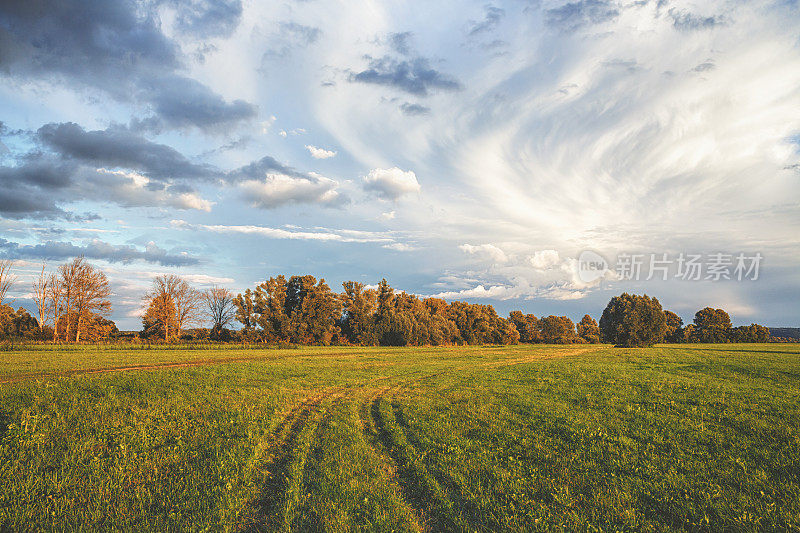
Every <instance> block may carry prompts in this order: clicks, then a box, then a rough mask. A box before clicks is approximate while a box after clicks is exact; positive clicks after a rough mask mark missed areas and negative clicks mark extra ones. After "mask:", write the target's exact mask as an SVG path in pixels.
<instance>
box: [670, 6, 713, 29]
mask: <svg viewBox="0 0 800 533" xmlns="http://www.w3.org/2000/svg"><path fill="white" fill-rule="evenodd" d="M669 16H670V17H672V25H673V26H674V27H675V28H676V29H678V30H682V31H693V30H703V29H708V28H713V27H715V26H720V25H722V24H724V23H725V20H724V19H723V17H722V16H713V17H701V16H698V15H695V14H693V13H690V12H688V11H683V10H681V11H679V10H677V9H675V8H672V9H670V10H669Z"/></svg>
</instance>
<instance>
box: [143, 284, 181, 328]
mask: <svg viewBox="0 0 800 533" xmlns="http://www.w3.org/2000/svg"><path fill="white" fill-rule="evenodd" d="M164 284H165V283H164V281H163V280H159V281H156V280H154V281H153V289H152V292H150V293H148V295H146V296H145V300H146V302H147V310H146V311H145V313H144V315H142V330H143V332H144V336H150V335H152V336H154V337H163V338H164V340H165V341H167V342H168V341H169V339H170V336H171V335H173V336H177V335H178V323H177V321H176V312H175V303H174V302H173V299H172V295H171V294H170V290H169V289H168V288H166V287H164Z"/></svg>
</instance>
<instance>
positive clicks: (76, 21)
mask: <svg viewBox="0 0 800 533" xmlns="http://www.w3.org/2000/svg"><path fill="white" fill-rule="evenodd" d="M166 4H168V5H170V6H172V7H173V8H177V13H178V16H177V18H176V25H177V28H178V29H179V31H183V32H191V33H195V34H198V35H201V36H204V37H210V36H213V35H225V34H228V33H229V32H230V31H232V28H234V27H235V26H236V25H237V24H238V19H239V17H240V15H241V4H240V3H239V2H224V1H222V0H195V1H189V2H180V3H179V2H172V1H168V2H166ZM157 8H158V3H157V2H156V3H152V4H140V3H132V2H108V1H105V0H64V1H59V0H40V1H37V2H25V1H21V0H11V1H10V2H4V3H3V4H2V7H0V50H2V51H0V73H6V74H7V75H10V76H12V77H16V78H20V79H24V80H29V79H34V80H43V81H47V82H50V83H59V84H61V82H63V81H66V82H67V84H68V85H72V86H78V87H93V88H97V89H100V90H102V91H104V92H106V93H107V94H109V95H110V96H111V97H112V98H114V99H116V100H118V101H123V102H135V103H143V104H146V105H148V106H149V107H150V108H151V109H152V111H154V112H155V113H156V115H155V116H153V117H150V118H149V119H144V120H142V121H138V122H137V124H138V125H139V127H141V128H149V129H153V130H156V131H158V130H159V129H161V128H185V127H196V128H199V129H201V130H204V131H205V130H220V129H223V128H228V127H231V126H234V125H236V124H237V123H239V122H240V121H243V120H249V119H250V118H253V117H254V116H255V115H256V113H257V108H256V107H255V106H254V105H252V104H249V103H246V102H244V101H242V100H234V101H233V102H230V103H229V102H226V101H225V100H224V99H223V98H222V97H221V96H220V95H218V94H216V93H214V92H213V91H212V90H211V89H209V88H208V87H207V86H205V85H202V84H201V83H199V82H198V81H196V80H193V79H191V78H187V77H185V76H183V75H180V74H178V71H179V70H181V69H182V68H183V66H184V57H183V55H182V53H181V47H180V46H179V45H178V44H176V43H175V42H173V41H172V40H171V39H169V38H168V37H166V36H165V35H164V34H163V33H162V31H161V27H160V23H159V20H160V19H159V15H158V11H157Z"/></svg>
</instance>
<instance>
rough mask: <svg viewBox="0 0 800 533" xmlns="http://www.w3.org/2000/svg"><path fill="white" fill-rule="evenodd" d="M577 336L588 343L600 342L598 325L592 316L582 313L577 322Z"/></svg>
mask: <svg viewBox="0 0 800 533" xmlns="http://www.w3.org/2000/svg"><path fill="white" fill-rule="evenodd" d="M577 329H578V336H579V337H580V338H582V339H583V340H585V341H586V342H588V343H590V344H598V343H599V342H600V327H599V326H598V325H597V322H595V320H594V318H592V317H590V316H589V315H584V316H583V318H582V319H581V321H580V322H578V326H577Z"/></svg>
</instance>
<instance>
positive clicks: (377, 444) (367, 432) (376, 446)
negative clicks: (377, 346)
mask: <svg viewBox="0 0 800 533" xmlns="http://www.w3.org/2000/svg"><path fill="white" fill-rule="evenodd" d="M400 386H401V385H400V384H397V385H394V386H392V387H382V388H380V389H376V390H373V391H371V392H370V393H369V394H367V395H366V396H365V397H364V398H363V399H362V401H361V403H360V405H359V409H358V413H359V418H360V419H361V424H362V429H363V435H364V440H365V441H366V442H367V444H368V445H369V446H370V447H371V448H372V450H373V451H374V452H375V455H376V456H377V457H378V458H379V459H380V462H381V464H382V466H383V470H384V472H385V473H386V477H387V478H388V479H389V480H390V484H391V485H392V487H393V489H394V490H395V491H397V492H398V493H399V495H400V500H401V501H402V502H403V504H404V505H405V507H406V508H407V509H408V512H409V515H410V516H411V518H412V520H413V522H412V523H413V526H414V527H415V528H416V529H417V530H418V531H424V530H425V528H424V527H423V524H424V517H423V512H422V510H421V509H420V508H418V507H415V506H414V505H412V502H411V501H410V500H409V498H408V494H407V491H406V490H404V489H403V487H402V485H401V482H400V480H399V479H398V474H397V465H396V463H395V461H394V460H393V459H392V457H391V455H390V454H389V451H388V450H387V448H386V446H385V445H384V444H382V442H381V434H380V432H379V430H378V427H377V425H376V422H375V418H374V417H373V414H372V406H373V403H374V402H375V401H377V400H379V399H380V398H383V397H384V396H385V395H386V394H387V393H389V392H390V391H392V390H395V389H397V388H399V387H400Z"/></svg>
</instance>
